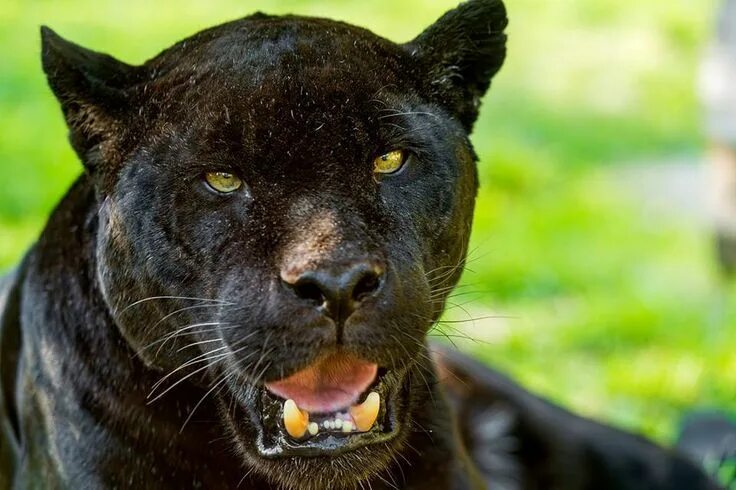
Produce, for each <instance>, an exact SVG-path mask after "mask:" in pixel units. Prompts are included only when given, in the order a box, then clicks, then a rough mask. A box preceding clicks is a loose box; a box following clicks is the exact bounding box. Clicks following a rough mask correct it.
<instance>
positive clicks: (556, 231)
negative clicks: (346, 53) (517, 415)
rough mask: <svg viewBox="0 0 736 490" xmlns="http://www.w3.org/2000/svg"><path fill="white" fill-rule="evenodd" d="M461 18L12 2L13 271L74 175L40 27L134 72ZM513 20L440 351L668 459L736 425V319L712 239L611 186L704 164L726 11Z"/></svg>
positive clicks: (6, 211) (8, 90)
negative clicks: (196, 39)
mask: <svg viewBox="0 0 736 490" xmlns="http://www.w3.org/2000/svg"><path fill="white" fill-rule="evenodd" d="M454 4H455V1H454V0H402V1H401V2H397V1H396V0H373V1H371V2H365V1H363V0H361V1H358V0H280V1H279V0H275V1H274V0H270V1H268V2H266V1H265V0H260V1H256V0H254V1H251V2H242V1H233V0H210V1H207V2H202V1H200V0H179V1H176V2H174V1H159V2H148V1H144V0H130V1H126V2H121V1H118V2H115V1H109V0H108V1H100V0H96V1H93V0H53V1H52V0H32V1H23V0H4V3H3V6H2V8H0V51H1V52H2V53H3V62H2V64H3V66H2V68H1V69H0V111H1V112H2V116H0V182H3V185H2V186H0V267H6V266H11V265H12V264H13V263H14V262H15V261H16V260H17V259H18V258H19V257H20V256H21V255H22V253H23V251H24V250H25V249H26V247H27V246H28V245H29V244H30V243H31V242H32V240H33V239H34V237H35V236H37V234H38V232H39V230H40V228H41V227H42V225H43V222H44V220H45V218H46V216H47V215H48V213H49V211H50V209H51V208H52V207H53V205H54V204H55V203H56V202H57V200H58V199H59V198H60V196H61V195H62V194H63V193H64V191H65V190H66V188H67V187H68V186H69V184H70V183H71V182H72V181H73V179H74V178H75V177H76V176H77V175H78V174H79V172H80V168H79V165H78V163H77V162H76V160H75V157H74V155H73V153H72V151H71V150H70V149H69V147H68V144H67V143H66V138H65V128H64V125H63V122H62V119H61V115H60V111H59V110H58V107H57V105H56V102H55V101H54V100H53V98H52V96H51V94H50V92H49V91H48V89H47V88H46V85H45V80H44V78H43V75H42V72H41V69H40V62H39V40H38V37H39V36H38V27H39V25H40V24H48V25H50V26H51V27H53V28H54V29H56V30H57V31H58V32H59V33H60V34H62V35H63V36H65V37H68V38H70V39H72V40H74V41H76V42H78V43H80V44H82V45H86V46H89V47H92V48H94V49H97V50H102V51H107V52H110V53H112V54H114V55H115V56H117V57H119V58H121V59H123V60H125V61H127V62H131V63H137V62H142V61H144V60H145V59H147V58H149V57H152V56H154V55H155V54H156V53H157V52H158V51H160V50H161V49H163V48H164V47H166V46H168V45H169V44H171V43H172V42H174V41H176V40H179V39H181V38H183V37H185V36H187V35H189V34H192V33H193V32H195V31H197V30H199V29H201V28H205V27H208V26H211V25H213V24H216V23H219V22H222V21H226V20H230V19H233V18H237V17H240V16H243V15H246V14H248V13H251V12H253V11H256V10H263V11H267V12H270V13H286V12H293V13H300V14H305V15H318V16H327V17H332V18H337V19H341V20H346V21H349V22H353V23H356V24H359V25H362V26H365V27H368V28H370V29H372V30H374V31H375V32H377V33H379V34H381V35H384V36H386V37H388V38H390V39H393V40H396V41H406V40H409V39H411V38H412V37H413V36H414V35H416V34H417V33H418V32H420V31H421V29H422V28H423V27H425V26H426V25H428V24H429V23H431V22H432V21H433V20H434V19H435V18H436V17H438V16H439V15H441V13H443V12H444V11H445V10H447V9H448V8H451V7H452V6H453V5H454ZM508 4H509V6H508V7H509V17H510V19H511V25H510V27H509V30H508V32H509V35H510V40H509V57H508V62H507V64H506V66H505V68H504V69H503V71H502V72H501V74H500V75H499V76H498V77H497V80H496V81H495V83H494V86H493V88H492V90H491V93H490V95H489V97H488V98H487V100H486V105H485V107H484V110H483V115H482V117H481V120H480V121H479V122H478V124H477V127H476V131H475V134H474V137H473V140H474V142H475V145H476V147H477V149H478V152H479V155H480V157H481V164H480V173H481V177H482V189H481V193H480V196H479V200H478V210H477V215H476V228H475V233H474V238H473V244H472V246H471V249H472V253H471V256H470V258H469V261H468V267H469V269H470V270H469V271H468V273H467V274H466V276H465V278H464V284H463V286H462V287H461V288H460V289H459V290H458V292H457V293H456V296H455V297H454V298H453V299H452V301H453V303H454V306H453V307H452V308H451V310H450V312H449V313H448V317H450V318H452V319H453V321H454V322H457V323H446V324H443V325H440V326H439V327H438V329H437V331H436V332H435V333H436V335H438V336H440V337H443V336H445V335H446V337H449V340H453V341H459V342H461V343H462V344H463V347H465V348H468V349H471V350H473V351H474V352H476V353H477V354H478V355H479V356H481V357H482V358H483V359H485V360H487V361H488V362H490V363H492V364H494V365H496V366H501V367H502V368H503V369H505V370H507V371H509V372H510V373H511V374H512V375H514V376H516V377H517V378H518V379H519V380H521V381H523V382H524V383H525V384H526V385H527V386H529V387H530V388H532V389H534V390H537V391H538V392H540V393H542V394H544V395H546V396H548V397H550V398H552V399H554V400H556V401H558V402H560V403H563V404H565V405H566V406H570V407H572V408H574V409H575V410H577V411H579V412H581V413H584V414H587V415H590V416H594V417H596V418H599V419H602V420H607V421H610V422H613V423H616V424H619V425H622V426H624V427H627V428H631V429H637V430H643V431H645V432H646V433H648V434H649V435H652V436H654V437H656V438H658V439H659V440H660V441H663V442H668V441H669V440H671V438H672V437H673V435H674V431H675V427H676V423H677V421H678V419H679V417H680V416H681V415H682V414H683V413H684V412H685V411H687V410H689V409H691V408H692V407H697V406H715V407H721V408H725V409H730V410H732V409H736V395H735V394H736V390H734V387H736V356H734V355H733V346H734V345H736V324H735V322H734V320H735V319H736V302H734V300H733V299H732V295H729V293H728V292H726V291H723V289H722V288H720V287H719V284H718V281H717V280H716V275H715V273H714V271H713V266H712V264H711V250H710V237H709V236H708V233H707V230H705V229H703V227H697V226H693V224H692V222H690V221H687V220H684V219H680V218H678V217H677V215H676V214H674V213H673V214H672V216H671V217H666V218H665V217H662V216H651V215H648V214H647V213H643V212H642V209H641V206H640V205H639V204H638V203H637V202H636V201H635V200H632V198H631V197H630V195H629V194H628V193H627V192H626V189H622V188H621V185H620V183H618V184H617V183H616V182H615V181H614V180H612V179H611V178H610V170H611V169H612V168H616V166H618V165H620V164H621V163H626V162H631V161H640V160H648V159H650V160H652V161H659V160H661V159H662V158H666V157H668V156H671V155H683V154H685V155H691V156H693V161H696V160H697V158H696V157H697V155H698V154H699V153H700V151H701V150H700V148H701V146H702V138H701V136H700V134H699V132H700V130H699V128H700V124H699V121H700V116H699V112H698V110H699V109H698V106H697V102H696V98H695V95H694V89H693V87H694V79H695V73H696V67H697V63H698V56H699V54H700V52H701V51H702V49H703V48H704V46H705V42H706V40H707V38H708V35H709V28H710V26H711V20H712V19H711V16H712V12H713V7H714V5H713V2H712V1H711V0H641V1H639V2H621V1H620V0H569V1H568V0H560V1H555V2H540V1H539V0H508ZM468 318H476V320H475V321H465V320H467V319H468ZM441 332H442V333H441ZM443 334H444V335H443ZM469 338H472V340H469Z"/></svg>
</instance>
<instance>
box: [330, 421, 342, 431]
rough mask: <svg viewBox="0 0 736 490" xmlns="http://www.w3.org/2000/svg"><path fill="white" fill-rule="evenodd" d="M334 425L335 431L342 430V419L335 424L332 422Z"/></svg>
mask: <svg viewBox="0 0 736 490" xmlns="http://www.w3.org/2000/svg"><path fill="white" fill-rule="evenodd" d="M332 425H333V426H334V427H335V429H342V419H335V420H334V422H332Z"/></svg>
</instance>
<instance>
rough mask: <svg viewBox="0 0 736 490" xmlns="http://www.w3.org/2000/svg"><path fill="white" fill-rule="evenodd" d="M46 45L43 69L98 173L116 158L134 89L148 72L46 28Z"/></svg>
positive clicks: (78, 147) (74, 140) (77, 145)
mask: <svg viewBox="0 0 736 490" xmlns="http://www.w3.org/2000/svg"><path fill="white" fill-rule="evenodd" d="M41 43H42V49H41V53H42V61H43V70H44V72H45V73H46V77H47V79H48V82H49V86H50V87H51V90H52V91H53V92H54V95H56V98H57V99H58V100H59V103H60V104H61V110H62V112H63V113H64V118H65V119H66V123H67V126H68V127H69V139H70V141H71V144H72V147H73V148H74V150H75V151H76V152H77V154H78V155H79V157H80V159H81V160H82V162H83V163H84V164H85V166H86V167H87V168H88V170H90V171H94V170H95V168H96V167H97V166H99V165H100V164H101V163H102V162H103V161H105V160H107V159H109V158H114V153H115V151H116V149H115V140H116V139H117V138H119V136H120V133H121V132H122V131H124V124H123V122H124V121H125V119H126V117H127V116H128V114H127V111H129V110H130V107H131V105H130V93H131V90H130V89H131V88H132V87H133V86H134V85H136V84H137V83H139V82H140V81H141V80H142V78H143V73H142V71H143V69H142V68H141V67H136V66H131V65H128V64H125V63H123V62H121V61H118V60H116V59H115V58H113V57H112V56H109V55H106V54H103V53H97V52H94V51H90V50H88V49H86V48H83V47H81V46H78V45H76V44H74V43H71V42H69V41H67V40H65V39H63V38H62V37H61V36H59V35H58V34H56V33H55V32H54V31H52V30H51V29H49V28H48V27H45V26H44V27H41Z"/></svg>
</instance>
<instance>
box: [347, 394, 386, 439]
mask: <svg viewBox="0 0 736 490" xmlns="http://www.w3.org/2000/svg"><path fill="white" fill-rule="evenodd" d="M380 408H381V395H379V394H378V393H376V392H375V391H372V392H370V393H369V394H368V397H367V398H366V399H365V401H364V402H363V403H361V404H360V405H355V406H354V407H350V415H351V416H352V417H353V422H355V427H356V428H357V429H358V430H359V431H360V432H368V431H369V430H371V427H373V424H374V423H375V422H376V419H377V418H378V410H379V409H380Z"/></svg>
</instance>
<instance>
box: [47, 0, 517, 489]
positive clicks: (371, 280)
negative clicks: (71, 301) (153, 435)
mask: <svg viewBox="0 0 736 490" xmlns="http://www.w3.org/2000/svg"><path fill="white" fill-rule="evenodd" d="M505 23H506V20H505V12H504V9H503V6H502V4H501V3H500V2H499V1H496V0H475V1H470V2H468V3H466V4H464V5H462V6H461V7H459V8H458V9H456V10H454V11H452V12H450V13H448V14H447V15H446V16H445V17H443V18H442V19H440V21H438V23H437V24H435V25H434V26H432V27H430V28H429V29H428V30H427V31H425V32H424V33H423V34H422V35H421V36H419V37H418V38H417V39H416V40H414V41H412V42H410V43H408V44H405V45H397V44H394V43H391V42H389V41H386V40H384V39H381V38H379V37H377V36H375V35H373V34H371V33H370V32H367V31H365V30H362V29H359V28H355V27H352V26H349V25H345V24H341V23H337V22H332V21H327V20H321V19H305V18H299V17H268V16H264V15H255V16H252V17H249V18H246V19H243V20H239V21H235V22H232V23H229V24H225V25H222V26H219V27H216V28H213V29H210V30H207V31H204V32H201V33H199V34H197V35H195V36H193V37H192V38H189V39H187V40H185V41H182V42H180V43H178V44H177V45H175V46H173V47H172V48H170V49H168V50H166V51H164V52H163V53H162V54H160V55H159V56H157V57H156V58H154V59H152V60H150V61H149V62H147V63H145V64H144V65H142V66H136V67H133V66H128V65H125V64H123V63H121V62H118V61H116V60H114V59H112V58H110V57H108V56H105V55H101V54H98V53H93V52H90V51H87V50H84V49H83V48H80V47H78V46H75V45H72V44H70V43H68V42H66V41H64V40H62V39H61V38H59V37H58V36H56V35H55V34H53V33H51V32H50V31H45V33H44V38H45V43H44V67H45V69H46V72H47V74H48V76H49V80H50V83H51V86H52V88H53V89H54V91H55V93H56V94H57V96H58V97H59V99H60V101H61V103H62V107H63V109H64V113H65V115H66V117H67V121H68V123H69V126H70V129H71V140H72V144H73V145H74V148H75V149H76V151H77V152H78V153H79V155H80V157H81V159H82V160H83V162H84V163H85V165H86V168H87V171H88V172H89V173H90V175H91V176H92V178H93V179H94V181H95V183H96V188H97V193H98V197H99V202H100V211H99V217H100V219H99V229H98V233H97V244H96V249H97V274H98V280H99V283H100V286H101V288H102V290H103V292H104V296H105V300H106V302H107V304H108V307H109V309H110V311H111V312H112V315H113V317H114V319H115V321H116V324H117V326H118V328H119V329H120V331H121V333H122V334H123V336H124V338H125V339H126V341H127V342H128V343H129V345H130V348H131V349H132V350H133V351H135V352H136V353H137V355H138V356H139V357H140V358H141V359H142V360H143V361H144V362H145V363H146V364H147V365H148V366H150V367H152V368H155V369H159V370H161V372H162V382H161V383H160V384H159V385H157V386H153V387H151V390H152V391H151V399H152V401H153V400H155V399H156V398H158V397H163V396H166V392H167V390H169V389H171V388H173V387H174V386H175V385H177V384H178V383H182V382H186V383H194V384H198V385H200V386H201V387H202V388H203V389H204V390H206V392H207V394H208V396H211V397H214V398H216V399H217V400H218V404H219V406H220V413H219V420H220V421H221V423H222V424H223V425H224V426H225V427H227V429H228V430H229V432H230V434H231V435H232V438H233V440H234V441H235V443H236V446H237V447H238V449H239V450H240V452H241V454H242V457H243V458H244V461H245V463H246V464H247V465H249V466H254V467H255V468H256V470H258V471H260V472H262V473H263V474H265V475H268V476H269V477H270V478H272V479H274V480H276V481H278V482H281V483H285V484H287V483H288V484H290V485H295V486H299V485H301V486H304V487H309V486H314V485H318V484H319V482H320V481H322V480H323V479H324V478H327V477H329V475H332V474H334V471H335V468H346V469H347V468H352V469H353V470H354V471H352V472H351V471H347V472H346V473H345V474H344V475H343V476H344V477H345V479H346V481H358V480H360V479H361V478H364V477H365V475H370V474H373V473H376V472H378V471H380V470H381V469H382V468H383V467H384V466H386V465H387V464H388V463H389V462H390V461H391V459H392V458H395V453H396V452H397V451H398V450H399V449H400V448H401V447H402V445H403V444H404V442H405V440H406V438H407V436H408V434H409V433H410V431H411V430H413V429H412V414H413V412H414V411H416V410H418V409H419V408H418V407H416V406H415V404H416V396H415V395H414V392H415V391H416V390H418V389H419V388H418V385H419V384H421V380H422V376H423V375H422V372H421V370H422V369H426V362H425V360H426V358H427V352H426V344H425V335H426V333H427V331H428V329H429V328H430V327H431V325H432V324H433V322H434V321H435V320H436V319H437V318H438V316H439V315H440V314H441V312H442V310H443V307H444V302H445V299H446V297H447V295H448V294H449V293H450V291H451V289H452V287H453V286H454V285H455V283H456V281H457V280H458V278H459V276H460V272H461V270H462V266H461V264H462V261H463V259H464V256H465V253H466V244H467V241H468V236H469V232H470V226H471V220H472V214H473V203H474V198H475V190H476V185H477V183H476V172H475V158H474V154H473V151H472V148H471V146H470V143H469V141H468V132H469V130H470V129H471V127H472V124H473V121H474V120H475V118H476V116H477V110H478V105H479V100H480V97H481V96H482V95H483V93H484V92H485V91H486V89H487V88H488V86H489V83H490V80H491V78H492V76H493V75H494V74H495V73H496V71H497V70H498V69H499V68H500V66H501V63H502V60H503V57H504V53H505V51H504V44H505V37H504V35H503V33H502V31H503V29H504V27H505ZM310 482H311V483H310Z"/></svg>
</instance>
